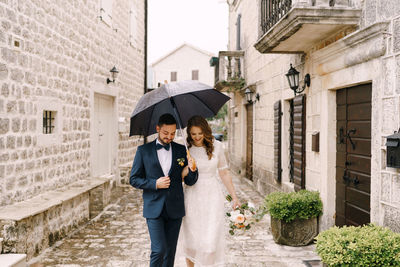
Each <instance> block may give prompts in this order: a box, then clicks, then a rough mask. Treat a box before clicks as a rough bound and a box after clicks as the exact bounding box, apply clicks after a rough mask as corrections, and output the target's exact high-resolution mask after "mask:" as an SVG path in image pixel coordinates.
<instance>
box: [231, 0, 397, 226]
mask: <svg viewBox="0 0 400 267" xmlns="http://www.w3.org/2000/svg"><path fill="white" fill-rule="evenodd" d="M351 5H352V6H354V7H357V8H361V9H362V18H361V21H360V27H359V28H358V29H352V28H349V29H345V30H343V31H341V32H337V33H334V34H332V36H330V37H328V38H326V39H325V40H320V42H318V43H316V44H315V46H314V47H311V48H310V50H309V51H307V53H306V54H305V55H288V54H286V55H285V54H260V53H259V52H258V51H256V50H255V48H254V47H253V45H254V43H255V42H256V41H257V39H258V37H259V36H258V35H257V31H255V29H256V25H257V23H258V21H257V20H258V19H257V18H258V16H259V9H258V6H257V5H256V4H254V3H247V2H244V1H240V2H239V4H238V5H237V6H234V7H231V8H230V32H229V37H230V40H229V47H230V49H231V50H235V47H236V25H235V23H236V18H237V15H238V14H239V13H240V14H241V22H242V25H241V33H242V36H241V44H242V50H244V51H245V60H244V62H245V63H244V64H245V67H244V69H245V80H246V84H247V85H252V84H253V85H255V86H254V87H255V88H256V89H255V90H256V92H258V93H259V94H260V101H259V102H256V103H255V104H254V138H253V148H254V152H253V164H254V165H253V166H254V176H253V180H254V183H255V185H256V186H257V188H258V190H259V191H260V192H262V193H263V194H268V193H269V192H271V191H275V190H282V191H290V190H293V184H292V183H290V182H289V161H288V158H289V152H288V151H289V133H288V129H289V116H288V114H289V100H290V99H292V98H293V96H294V95H293V92H292V91H291V90H290V89H289V88H288V83H287V80H286V77H285V74H286V73H287V71H288V69H289V65H290V63H292V64H293V65H294V66H295V67H296V68H297V70H298V71H299V72H300V78H302V77H304V74H305V73H309V74H310V75H311V86H310V88H307V89H306V90H305V92H304V93H305V94H306V96H307V97H306V176H305V177H306V178H305V179H306V188H307V189H310V190H318V191H319V192H320V194H321V197H322V199H323V203H324V211H323V212H324V213H323V216H322V218H321V220H320V228H321V229H327V228H329V227H330V226H332V225H334V223H335V208H336V207H335V200H336V191H335V187H336V185H335V179H336V178H335V175H336V169H335V166H336V90H338V89H341V88H346V87H350V86H354V85H358V84H363V83H372V91H373V92H372V95H373V96H372V121H371V123H372V128H371V131H372V140H371V154H372V159H371V221H372V222H375V223H378V224H380V225H385V226H389V227H390V228H391V229H393V230H395V231H400V225H399V223H398V222H399V221H400V199H399V197H398V196H399V195H400V179H399V177H400V175H399V170H398V169H392V168H387V167H386V147H385V143H386V139H385V136H388V135H390V134H392V133H393V131H395V130H398V129H399V127H400V109H399V103H400V78H399V77H400V45H399V44H400V30H399V29H400V19H399V17H400V6H399V5H398V1H396V0H386V1H378V0H365V1H352V2H351ZM299 41H300V40H299ZM234 97H235V100H234V103H235V110H238V111H239V114H240V112H242V113H244V114H245V112H246V110H245V108H244V105H245V103H244V101H243V96H241V95H239V94H235V96H234ZM238 98H241V99H242V100H239V99H238ZM277 100H281V103H282V112H283V117H282V183H281V184H277V183H276V182H275V181H274V179H273V171H274V169H273V167H274V166H273V163H274V157H273V156H274V147H273V139H274V135H273V130H274V128H273V121H274V120H273V116H274V113H273V104H274V103H275V101H277ZM245 118H246V116H245V115H242V116H239V118H235V119H234V120H236V121H235V122H230V125H232V126H233V127H235V129H232V130H230V134H232V135H233V137H230V139H229V140H231V139H232V140H235V143H234V142H233V141H232V142H231V143H230V145H231V144H232V145H233V146H234V147H232V148H229V151H230V153H232V154H233V155H232V156H231V159H233V162H234V165H235V166H240V165H242V166H243V165H245V160H246V157H245V151H246V150H245V147H244V148H243V147H242V146H240V145H239V144H240V143H242V144H243V143H244V144H245V143H246V142H247V141H246V132H245V131H244V130H243V129H245V128H246V125H247V124H246V119H245ZM315 131H318V132H320V151H319V152H314V151H312V150H311V135H312V133H313V132H315ZM237 140H240V141H237ZM236 145H237V146H236ZM240 160H241V162H242V164H240V163H238V161H240Z"/></svg>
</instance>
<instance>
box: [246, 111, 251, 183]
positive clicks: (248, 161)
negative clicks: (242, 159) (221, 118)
mask: <svg viewBox="0 0 400 267" xmlns="http://www.w3.org/2000/svg"><path fill="white" fill-rule="evenodd" d="M246 117H247V134H246V136H247V143H246V177H247V178H249V179H250V180H253V104H247V105H246Z"/></svg>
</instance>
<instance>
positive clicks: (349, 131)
mask: <svg viewBox="0 0 400 267" xmlns="http://www.w3.org/2000/svg"><path fill="white" fill-rule="evenodd" d="M355 133H356V129H351V130H348V131H347V134H346V137H347V138H348V139H349V141H350V144H351V147H352V148H353V150H354V149H356V144H354V142H353V140H352V139H351V136H350V134H355Z"/></svg>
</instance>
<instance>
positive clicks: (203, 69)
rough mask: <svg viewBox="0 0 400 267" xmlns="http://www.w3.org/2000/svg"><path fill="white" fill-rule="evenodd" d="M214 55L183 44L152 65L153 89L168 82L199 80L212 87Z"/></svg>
mask: <svg viewBox="0 0 400 267" xmlns="http://www.w3.org/2000/svg"><path fill="white" fill-rule="evenodd" d="M213 56H214V55H213V54H212V53H210V52H207V51H204V50H202V49H200V48H197V47H195V46H193V45H190V44H183V45H181V46H179V47H177V48H176V49H174V50H173V51H171V52H170V53H168V54H167V55H165V56H163V57H162V58H160V59H158V60H157V61H156V62H154V63H153V64H151V69H152V75H153V78H152V81H153V84H152V86H153V87H159V84H164V83H165V81H166V82H176V81H185V80H198V81H199V82H202V83H205V84H208V85H210V86H212V85H213V84H214V69H213V67H211V66H210V59H211V57H213Z"/></svg>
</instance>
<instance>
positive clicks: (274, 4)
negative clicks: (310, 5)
mask: <svg viewBox="0 0 400 267" xmlns="http://www.w3.org/2000/svg"><path fill="white" fill-rule="evenodd" d="M291 7H292V0H261V30H262V33H263V34H264V33H266V32H267V31H268V30H269V29H271V28H272V26H274V25H275V24H276V23H277V22H278V21H279V20H280V19H281V18H282V17H283V16H284V15H286V14H287V13H288V12H289V10H290V8H291Z"/></svg>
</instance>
